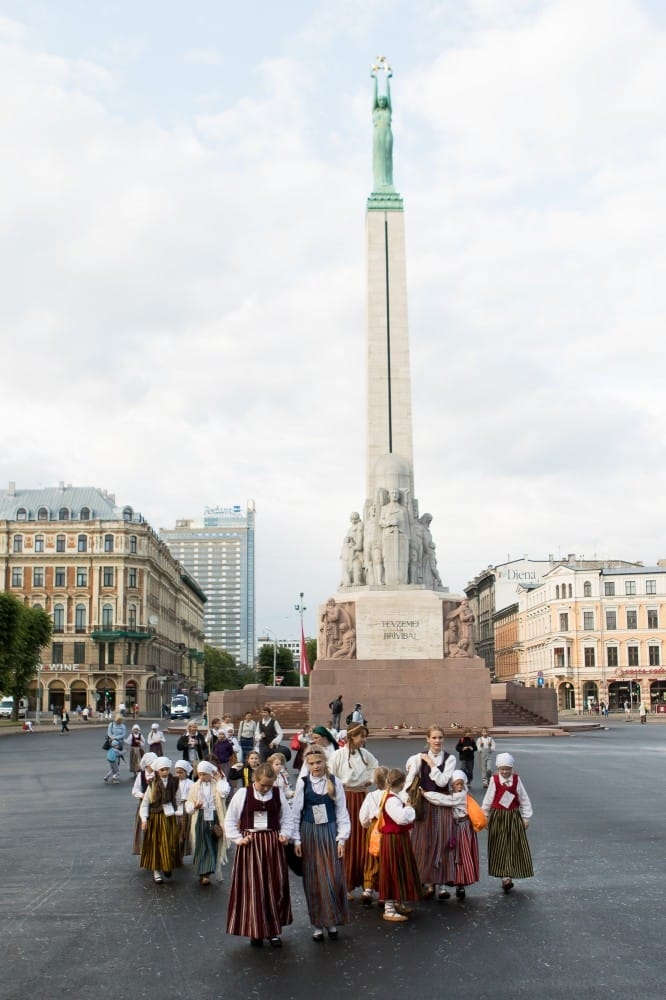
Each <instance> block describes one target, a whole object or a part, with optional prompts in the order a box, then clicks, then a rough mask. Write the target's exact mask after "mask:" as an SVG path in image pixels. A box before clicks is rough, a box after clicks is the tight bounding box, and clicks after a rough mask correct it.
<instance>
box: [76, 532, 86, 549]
mask: <svg viewBox="0 0 666 1000" xmlns="http://www.w3.org/2000/svg"><path fill="white" fill-rule="evenodd" d="M76 548H77V552H87V551H88V536H87V535H79V538H78V541H77V546H76Z"/></svg>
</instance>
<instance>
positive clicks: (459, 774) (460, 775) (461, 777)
mask: <svg viewBox="0 0 666 1000" xmlns="http://www.w3.org/2000/svg"><path fill="white" fill-rule="evenodd" d="M454 781H464V782H465V791H467V775H466V774H465V772H464V771H454V772H453V774H452V775H451V784H453V782H454Z"/></svg>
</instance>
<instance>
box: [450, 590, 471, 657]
mask: <svg viewBox="0 0 666 1000" xmlns="http://www.w3.org/2000/svg"><path fill="white" fill-rule="evenodd" d="M444 656H466V657H470V656H476V650H475V647H474V613H473V611H472V609H471V608H470V606H469V601H468V600H464V601H462V602H461V603H460V604H459V605H458V607H457V608H456V609H455V611H450V612H449V614H448V615H447V616H446V628H445V630H444Z"/></svg>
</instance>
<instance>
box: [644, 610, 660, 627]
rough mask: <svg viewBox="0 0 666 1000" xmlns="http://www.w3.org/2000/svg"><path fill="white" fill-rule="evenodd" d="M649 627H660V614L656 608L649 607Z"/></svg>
mask: <svg viewBox="0 0 666 1000" xmlns="http://www.w3.org/2000/svg"><path fill="white" fill-rule="evenodd" d="M647 615H648V628H659V615H658V614H657V609H656V608H648V613H647Z"/></svg>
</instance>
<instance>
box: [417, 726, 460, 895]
mask: <svg viewBox="0 0 666 1000" xmlns="http://www.w3.org/2000/svg"><path fill="white" fill-rule="evenodd" d="M427 743H428V750H427V752H426V753H418V754H414V756H412V757H410V758H409V760H408V761H407V787H408V788H409V789H410V792H412V791H413V789H414V788H415V785H416V784H418V786H419V788H420V793H419V794H420V795H421V796H422V802H421V809H422V818H421V819H419V820H418V822H416V823H415V824H414V829H413V830H412V846H413V848H414V854H415V855H416V863H417V865H418V868H419V872H420V873H421V883H422V885H423V897H424V899H430V898H431V897H432V896H434V894H435V886H439V898H440V899H448V898H449V897H450V895H451V894H450V892H448V890H447V888H446V886H447V885H453V884H454V863H455V859H454V854H453V850H452V847H453V845H454V829H453V812H452V809H451V806H450V804H449V803H448V802H447V801H446V800H445V798H443V797H442V796H443V794H445V793H446V792H447V790H448V787H447V786H448V784H449V782H450V781H451V778H452V776H453V772H454V771H455V769H456V761H455V757H453V755H452V754H448V753H447V752H446V750H444V746H443V744H444V732H443V730H442V729H440V727H439V726H430V727H429V729H428V731H427ZM413 801H414V800H413Z"/></svg>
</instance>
